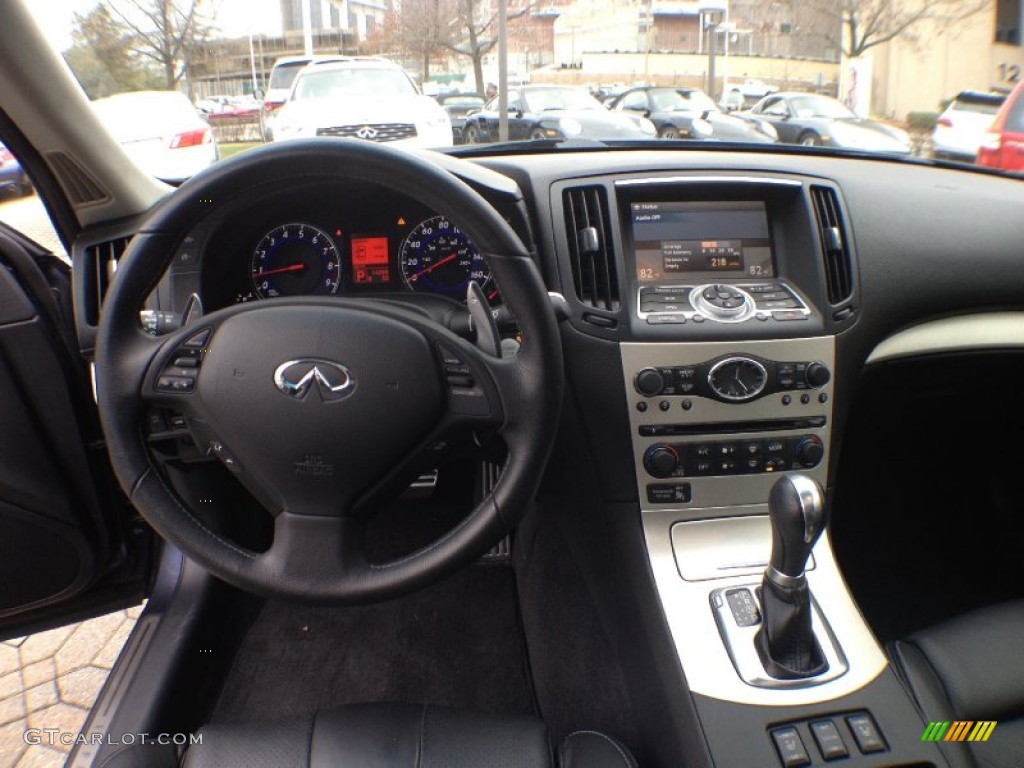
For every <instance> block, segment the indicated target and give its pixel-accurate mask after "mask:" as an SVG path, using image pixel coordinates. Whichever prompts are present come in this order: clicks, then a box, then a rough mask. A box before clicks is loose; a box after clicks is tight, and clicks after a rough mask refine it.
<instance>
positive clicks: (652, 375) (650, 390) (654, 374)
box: [633, 368, 665, 397]
mask: <svg viewBox="0 0 1024 768" xmlns="http://www.w3.org/2000/svg"><path fill="white" fill-rule="evenodd" d="M633 386H634V387H636V391H637V392H639V393H640V394H641V395H644V396H646V397H653V396H654V395H660V394H661V390H663V389H664V388H665V377H664V376H662V375H661V371H658V370H655V369H654V368H644V369H643V370H642V371H640V373H638V374H637V375H636V377H635V378H634V379H633Z"/></svg>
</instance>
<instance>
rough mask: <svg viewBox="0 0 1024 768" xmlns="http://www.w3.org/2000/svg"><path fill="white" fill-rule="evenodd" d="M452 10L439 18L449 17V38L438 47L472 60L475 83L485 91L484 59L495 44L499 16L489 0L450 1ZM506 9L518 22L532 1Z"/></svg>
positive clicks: (479, 90)
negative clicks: (441, 46)
mask: <svg viewBox="0 0 1024 768" xmlns="http://www.w3.org/2000/svg"><path fill="white" fill-rule="evenodd" d="M449 1H450V2H451V5H452V6H453V7H450V9H449V12H448V13H446V14H445V15H443V16H442V18H449V19H451V21H450V22H449V30H450V31H451V35H450V36H446V37H447V39H445V40H442V41H441V44H442V45H443V46H444V47H445V48H447V49H448V50H450V51H452V52H453V53H457V54H459V55H460V56H468V57H469V58H471V59H472V60H473V76H474V78H475V80H476V89H477V92H478V93H483V92H484V86H485V83H484V64H483V62H484V56H486V55H487V54H488V53H490V52H491V50H493V48H494V47H495V46H496V45H497V44H498V34H497V30H496V29H495V27H496V24H497V20H498V13H497V11H496V10H495V8H494V3H492V2H491V1H490V0H449ZM509 4H510V5H512V6H514V7H512V8H509V9H508V18H509V19H518V18H519V17H521V16H523V15H525V14H526V13H529V11H530V8H531V7H532V6H533V3H532V2H522V3H517V2H516V1H515V0H511V2H510V3H509Z"/></svg>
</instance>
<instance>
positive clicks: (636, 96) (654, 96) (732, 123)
mask: <svg viewBox="0 0 1024 768" xmlns="http://www.w3.org/2000/svg"><path fill="white" fill-rule="evenodd" d="M611 108H612V109H614V110H618V111H620V112H622V111H628V112H633V113H636V114H639V115H643V116H644V117H646V118H648V119H649V120H650V121H651V122H652V123H654V127H655V128H657V129H658V136H660V137H661V138H663V139H715V140H718V141H747V142H753V143H756V144H766V143H773V142H775V141H776V140H777V138H778V137H777V136H776V134H775V129H774V128H773V127H772V126H771V125H769V124H768V123H766V122H762V121H758V120H750V119H747V120H744V119H743V118H740V117H733V116H732V115H728V114H726V113H725V112H722V110H720V109H719V108H718V106H717V105H716V104H715V102H714V101H712V100H711V97H710V96H708V95H707V94H706V93H704V91H702V90H700V89H699V88H668V87H654V88H651V87H648V88H634V89H632V90H629V91H626V92H625V93H624V94H622V96H620V97H619V98H618V99H617V100H616V101H615V102H614V103H613V104H612V107H611Z"/></svg>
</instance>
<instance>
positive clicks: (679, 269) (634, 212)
mask: <svg viewBox="0 0 1024 768" xmlns="http://www.w3.org/2000/svg"><path fill="white" fill-rule="evenodd" d="M629 209H630V219H631V221H632V224H633V243H634V248H635V255H636V276H637V279H638V280H639V281H640V282H642V283H651V282H663V283H664V282H669V283H672V282H676V283H678V282H692V281H694V280H719V279H722V278H725V277H732V278H740V277H754V278H757V277H774V274H775V273H774V271H773V268H772V248H771V240H770V239H769V236H768V212H767V211H766V209H765V205H764V203H761V202H708V203H705V202H699V203H697V202H685V203H681V202H664V203H657V202H656V203H631V204H630V206H629Z"/></svg>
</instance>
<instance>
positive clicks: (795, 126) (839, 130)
mask: <svg viewBox="0 0 1024 768" xmlns="http://www.w3.org/2000/svg"><path fill="white" fill-rule="evenodd" d="M741 114H749V115H750V116H751V117H753V118H756V119H758V120H763V121H765V122H767V123H770V124H771V125H772V126H773V127H774V128H775V130H776V132H777V133H778V135H779V141H783V142H786V143H787V144H803V145H805V146H823V147H838V148H842V149H859V150H864V151H868V152H885V153H888V154H893V155H909V154H910V151H911V148H910V137H909V136H908V135H907V132H906V131H904V130H902V129H901V128H895V127H893V126H890V125H886V124H884V123H879V122H876V121H875V120H869V119H867V118H864V117H860V116H858V115H857V114H855V113H854V112H853V111H852V110H851V109H850V108H849V107H847V106H846V105H845V104H843V103H842V102H841V101H839V100H838V99H833V98H832V97H830V96H821V95H818V94H813V93H796V92H789V93H773V94H771V95H770V96H766V97H765V98H763V99H761V100H760V101H759V102H758V103H757V104H755V105H754V107H753V109H751V110H750V112H749V113H741Z"/></svg>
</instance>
